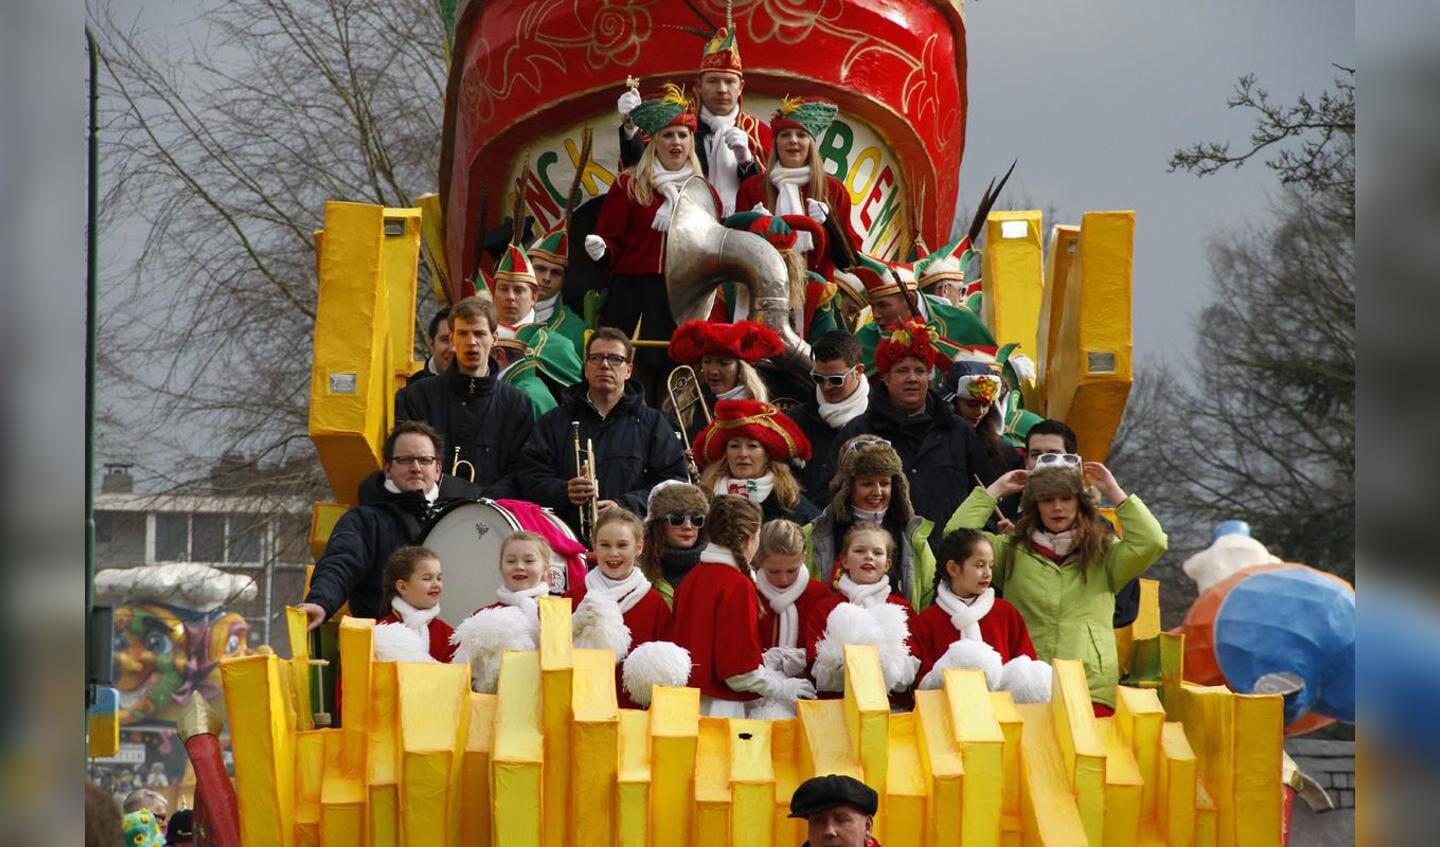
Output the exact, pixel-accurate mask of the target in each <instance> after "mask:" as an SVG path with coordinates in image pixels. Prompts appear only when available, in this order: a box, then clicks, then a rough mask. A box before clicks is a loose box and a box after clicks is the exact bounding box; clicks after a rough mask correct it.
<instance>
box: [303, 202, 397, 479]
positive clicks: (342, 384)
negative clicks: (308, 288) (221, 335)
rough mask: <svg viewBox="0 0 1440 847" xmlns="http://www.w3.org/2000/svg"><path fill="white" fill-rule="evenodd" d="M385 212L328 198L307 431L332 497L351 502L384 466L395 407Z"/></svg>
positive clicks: (321, 247)
mask: <svg viewBox="0 0 1440 847" xmlns="http://www.w3.org/2000/svg"><path fill="white" fill-rule="evenodd" d="M384 218H385V210H384V209H383V208H381V207H380V206H371V205H367V204H363V203H335V202H331V203H326V204H325V234H324V238H323V239H321V241H320V257H319V265H320V269H319V286H318V291H317V295H316V303H315V344H314V363H313V365H312V367H311V372H310V421H309V434H310V440H311V441H313V442H314V443H315V450H316V452H317V453H319V455H320V463H321V465H322V466H323V467H324V469H325V477H326V479H328V480H329V482H330V491H331V493H332V495H333V496H334V498H335V499H336V500H337V501H339V502H341V503H347V504H352V505H353V504H354V503H355V502H356V499H357V497H358V496H359V486H360V482H361V481H362V480H363V479H365V477H367V476H369V475H370V474H371V473H374V472H375V471H377V470H379V469H380V448H381V444H382V443H383V442H384V440H385V434H386V432H387V430H388V429H389V420H390V417H391V416H392V415H393V410H394V402H393V392H392V390H391V389H392V387H393V377H392V372H391V366H390V348H389V332H390V302H389V297H388V292H387V290H386V287H385V284H384V279H383V270H382V268H383V259H382V244H383V241H384V238H385V234H384V233H385V226H384ZM406 358H407V359H408V358H409V356H408V355H407V356H406Z"/></svg>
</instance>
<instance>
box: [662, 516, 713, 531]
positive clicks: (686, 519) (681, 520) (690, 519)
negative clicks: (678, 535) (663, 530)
mask: <svg viewBox="0 0 1440 847" xmlns="http://www.w3.org/2000/svg"><path fill="white" fill-rule="evenodd" d="M665 520H666V522H667V523H669V524H670V525H671V526H674V527H681V526H684V525H685V524H687V523H688V524H690V525H691V526H693V527H695V528H696V529H702V528H704V526H705V516H704V515H666V516H665Z"/></svg>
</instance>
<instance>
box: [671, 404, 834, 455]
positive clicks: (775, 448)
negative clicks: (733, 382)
mask: <svg viewBox="0 0 1440 847" xmlns="http://www.w3.org/2000/svg"><path fill="white" fill-rule="evenodd" d="M732 438H753V439H755V440H756V441H759V442H760V443H761V444H762V445H764V446H765V452H766V453H768V454H770V460H771V461H773V462H789V461H792V460H796V459H798V460H800V461H803V462H808V461H809V460H810V439H808V438H806V437H805V433H803V432H801V431H800V427H798V426H796V425H795V422H794V421H793V420H791V419H790V418H789V417H787V416H786V415H783V414H781V413H780V412H779V411H777V410H776V409H775V407H774V406H771V405H770V404H769V403H761V402H760V401H759V400H721V401H719V402H718V403H716V404H715V419H714V420H712V421H711V422H710V423H709V424H708V425H707V426H706V427H705V428H704V429H702V430H701V431H700V434H699V435H697V436H695V443H694V445H693V450H694V453H695V459H696V461H697V462H699V463H700V464H701V465H711V464H714V463H715V462H718V461H720V460H721V459H724V458H725V444H726V443H727V442H728V441H729V440H730V439H732Z"/></svg>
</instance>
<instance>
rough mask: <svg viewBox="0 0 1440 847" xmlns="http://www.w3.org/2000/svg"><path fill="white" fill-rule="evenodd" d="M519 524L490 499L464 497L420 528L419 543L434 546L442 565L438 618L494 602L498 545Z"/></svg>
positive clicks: (458, 616)
mask: <svg viewBox="0 0 1440 847" xmlns="http://www.w3.org/2000/svg"><path fill="white" fill-rule="evenodd" d="M520 529H522V527H521V526H520V522H519V521H517V520H515V516H514V515H513V514H511V513H510V511H509V510H508V509H506V508H505V507H504V506H501V505H499V504H498V503H496V502H494V501H493V500H466V501H462V502H459V503H452V504H451V505H449V506H446V507H445V509H444V511H442V512H441V513H440V516H439V517H437V518H436V519H435V521H434V522H433V523H431V524H430V528H429V529H427V530H425V534H424V535H423V536H422V537H421V539H420V544H421V545H423V546H425V547H429V548H430V549H431V550H434V551H435V553H436V554H437V555H438V556H439V557H440V564H441V566H442V567H443V568H444V574H445V593H444V595H443V599H442V600H441V608H442V609H443V610H444V614H442V615H441V618H443V619H444V620H445V622H446V623H449V624H451V625H455V624H459V623H460V622H461V621H463V620H465V619H466V618H468V617H470V615H471V614H472V613H473V612H474V611H475V610H476V609H479V608H480V607H482V606H489V605H490V604H491V603H494V602H495V592H496V590H497V589H499V588H500V545H501V544H503V543H504V542H505V539H506V538H508V537H510V534H511V533H512V532H518V531H519V530H520Z"/></svg>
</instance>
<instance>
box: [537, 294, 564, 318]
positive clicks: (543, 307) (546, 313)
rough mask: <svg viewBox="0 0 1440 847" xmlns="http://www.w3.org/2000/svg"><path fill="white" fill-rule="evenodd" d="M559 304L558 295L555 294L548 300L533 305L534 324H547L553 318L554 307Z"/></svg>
mask: <svg viewBox="0 0 1440 847" xmlns="http://www.w3.org/2000/svg"><path fill="white" fill-rule="evenodd" d="M559 304H560V295H559V294H558V293H557V294H556V295H555V296H554V297H551V298H549V299H548V300H541V301H540V302H538V303H536V304H535V323H537V324H548V323H550V319H551V318H552V317H554V316H555V307H556V306H558V305H559Z"/></svg>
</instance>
